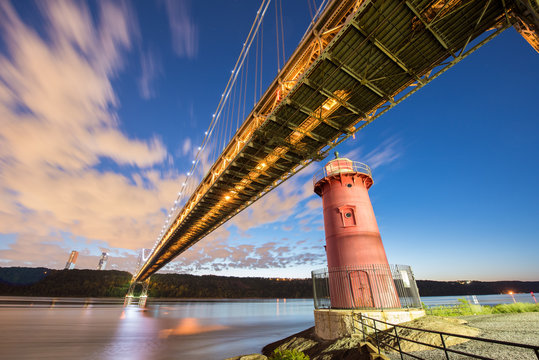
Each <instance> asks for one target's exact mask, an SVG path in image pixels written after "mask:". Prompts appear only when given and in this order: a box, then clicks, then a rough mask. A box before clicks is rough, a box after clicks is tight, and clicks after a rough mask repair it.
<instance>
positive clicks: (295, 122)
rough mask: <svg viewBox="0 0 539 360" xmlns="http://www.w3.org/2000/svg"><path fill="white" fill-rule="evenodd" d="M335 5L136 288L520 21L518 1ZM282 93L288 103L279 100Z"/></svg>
mask: <svg viewBox="0 0 539 360" xmlns="http://www.w3.org/2000/svg"><path fill="white" fill-rule="evenodd" d="M334 3H335V2H333V3H332V4H330V5H328V8H330V9H326V11H325V13H324V14H323V15H322V16H321V18H320V19H319V20H318V22H317V24H316V25H315V26H314V28H313V29H312V30H311V32H310V33H309V34H308V36H307V37H306V38H304V41H303V42H302V44H300V47H299V48H298V50H297V51H296V52H295V53H294V54H293V55H292V57H291V59H290V60H289V62H288V64H287V66H286V67H285V68H284V69H283V71H282V72H281V74H280V77H279V79H276V81H275V82H274V83H273V84H272V86H270V88H269V89H268V91H267V92H266V94H265V95H264V97H263V98H262V99H261V101H260V102H259V104H258V105H257V107H256V108H255V109H254V110H253V112H252V113H251V114H250V118H251V119H252V120H249V119H247V120H246V124H244V126H243V127H242V129H240V130H239V131H238V134H237V135H236V136H235V137H234V139H233V140H232V141H231V143H230V144H229V146H228V148H227V149H226V150H225V151H224V152H223V155H222V162H220V161H217V162H216V164H215V165H214V168H212V170H211V171H210V172H209V173H208V174H207V175H206V177H205V178H204V179H203V181H202V182H201V185H200V186H199V189H197V190H196V191H195V193H194V194H193V196H192V197H191V199H190V200H189V202H188V203H187V204H186V207H185V208H184V209H183V211H182V213H181V214H179V215H178V217H177V219H176V221H175V222H173V224H172V226H171V227H170V229H169V231H168V232H167V234H166V235H165V237H164V238H163V240H162V241H161V243H160V244H159V245H158V246H157V248H156V249H155V251H154V253H153V254H152V256H151V257H150V258H149V259H148V261H147V262H146V264H144V266H143V267H142V268H141V269H140V271H139V272H138V274H136V276H135V279H136V280H137V281H143V280H145V279H147V278H148V277H149V276H150V275H151V274H152V273H154V272H155V271H157V270H158V269H160V268H161V267H163V266H164V265H166V264H167V263H168V262H169V261H171V260H172V259H174V258H175V257H176V256H177V255H178V254H180V253H181V252H183V251H185V250H186V249H187V248H189V247H190V246H191V245H193V244H194V243H196V242H197V241H199V240H200V239H202V238H203V237H204V236H206V235H207V234H209V233H210V232H211V231H213V230H214V229H215V228H217V227H218V226H220V225H221V224H222V223H224V222H225V221H227V220H228V219H229V218H231V217H232V216H234V215H235V214H237V213H238V212H239V211H241V210H243V209H244V208H246V207H247V206H249V205H250V204H251V203H252V202H254V201H255V200H257V199H258V198H260V197H261V196H263V195H265V194H266V193H267V192H268V191H270V190H272V189H273V188H275V187H276V186H278V185H279V184H280V183H282V182H283V181H285V180H286V179H288V178H289V177H290V176H292V175H293V174H294V173H296V172H297V171H299V170H300V169H301V168H303V167H305V166H306V165H308V164H310V163H311V162H312V161H316V160H320V159H323V158H324V157H325V156H326V155H327V154H328V151H329V150H330V149H331V148H333V147H334V146H336V145H337V144H339V143H340V142H342V141H343V140H345V139H346V138H348V137H349V136H351V135H352V134H353V133H355V132H356V131H358V130H360V129H361V128H362V127H364V126H366V125H367V124H368V123H370V122H371V121H373V120H374V119H376V118H377V117H378V116H380V115H382V114H383V113H384V112H385V111H387V110H389V109H390V108H391V107H393V106H395V105H396V104H398V103H399V102H400V101H402V100H404V99H405V98H406V97H408V96H410V95H411V94H412V93H414V92H415V91H417V90H418V89H419V88H421V87H422V86H424V85H425V84H427V83H428V82H429V81H431V80H432V79H434V78H435V77H437V76H438V75H440V74H441V73H443V72H444V71H446V70H447V69H448V68H450V67H451V66H453V65H454V64H455V63H457V62H458V61H460V60H461V59H462V58H464V57H465V56H466V55H468V54H469V53H471V52H473V51H474V50H475V49H476V48H478V47H479V46H481V45H482V44H483V43H485V42H486V41H488V40H489V39H491V38H493V37H494V36H496V35H497V34H498V33H499V32H501V31H503V29H505V28H507V27H509V26H511V25H512V24H513V23H515V22H516V21H518V20H517V19H516V18H515V15H514V14H515V13H514V11H515V9H516V3H515V2H513V1H511V0H505V1H502V0H492V1H485V0H472V1H458V0H451V1H432V0H410V1H400V0H393V1H388V0H385V1H384V0H375V1H342V2H340V5H338V6H337V5H335V4H334ZM519 3H520V2H519ZM331 6H333V7H334V8H331ZM350 9H352V10H353V11H351V10H350ZM339 16H340V19H341V20H339V19H337V17H339ZM335 19H337V20H335ZM332 21H333V22H335V21H337V25H338V27H336V26H337V25H335V24H334V23H333V24H332V23H331V22H332ZM328 24H329V25H328ZM332 29H337V30H332ZM331 31H333V34H331ZM323 34H329V35H328V36H326V37H324V35H323ZM330 35H331V36H330ZM478 37H480V38H479V39H476V38H478ZM474 39H476V41H475V42H474ZM324 42H327V43H324ZM312 43H317V44H318V46H319V51H318V52H316V51H315V50H313V47H312V46H311V45H310V44H312ZM472 44H473V46H472ZM307 53H308V54H307ZM306 54H307V55H306ZM311 57H312V61H308V67H307V68H305V71H302V73H301V74H295V75H294V76H295V77H294V79H295V80H294V81H293V82H287V78H286V76H288V75H289V74H292V73H293V71H294V69H296V68H297V66H296V65H295V64H297V63H299V62H301V61H304V62H305V59H306V58H311ZM283 84H284V85H283ZM287 84H288V85H287ZM278 89H282V90H283V91H282V93H281V94H284V96H279V95H278V98H275V93H276V90H278ZM269 103H272V104H273V105H272V106H269V105H268V104H269ZM261 115H263V116H261ZM253 119H254V120H253ZM247 130H249V131H247ZM245 134H248V136H244V135H245Z"/></svg>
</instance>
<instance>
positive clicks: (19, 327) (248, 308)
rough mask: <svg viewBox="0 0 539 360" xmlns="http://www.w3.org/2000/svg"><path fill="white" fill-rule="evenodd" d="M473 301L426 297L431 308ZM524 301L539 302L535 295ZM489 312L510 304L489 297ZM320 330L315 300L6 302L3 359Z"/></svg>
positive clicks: (236, 344) (169, 348)
mask: <svg viewBox="0 0 539 360" xmlns="http://www.w3.org/2000/svg"><path fill="white" fill-rule="evenodd" d="M458 298H466V299H467V300H469V301H470V302H473V300H474V299H473V298H472V297H469V296H437V297H423V298H422V301H423V302H424V303H425V304H427V305H439V304H451V303H456V302H457V299H458ZM515 299H516V301H520V302H533V298H532V297H531V296H530V294H515ZM477 300H478V301H479V303H480V304H482V305H489V304H500V303H510V302H512V301H513V300H512V298H511V297H510V296H509V295H481V296H477ZM313 325H314V319H313V301H312V300H311V299H299V300H298V299H286V300H285V299H272V300H235V301H234V300H226V301H224V300H223V301H202V300H201V301H177V300H170V301H153V302H151V301H149V303H148V305H147V307H146V308H145V309H141V308H139V307H137V306H136V305H133V306H129V307H126V308H124V307H123V300H120V299H82V298H81V299H77V298H56V299H53V298H29V297H26V298H23V297H0V334H1V335H0V359H130V360H139V359H140V360H142V359H144V360H147V359H182V360H190V359H197V360H201V359H202V360H205V359H207V360H212V359H224V358H227V357H231V356H235V355H240V354H250V353H254V352H260V350H261V349H262V347H263V346H264V345H266V344H269V343H271V342H274V341H277V340H280V339H282V338H284V337H287V336H289V335H292V334H294V333H296V332H299V331H301V330H304V329H306V328H308V327H311V326H313Z"/></svg>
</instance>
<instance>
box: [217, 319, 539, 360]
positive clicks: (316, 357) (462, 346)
mask: <svg viewBox="0 0 539 360" xmlns="http://www.w3.org/2000/svg"><path fill="white" fill-rule="evenodd" d="M403 325H408V326H411V327H415V328H421V329H429V330H437V331H444V332H448V333H455V334H461V335H468V336H473V337H479V338H488V339H495V340H503V341H509V342H515V343H524V344H529V345H535V346H539V313H517V314H496V315H476V316H466V317H460V318H442V317H438V316H425V317H423V318H420V319H416V320H414V321H411V322H409V323H406V324H403ZM403 335H404V333H403ZM431 335H432V334H429V333H424V334H418V333H417V332H416V333H415V334H414V333H413V332H412V331H410V332H409V333H408V334H406V335H404V336H406V337H408V338H413V339H415V340H419V341H423V342H426V343H435V342H436V339H434V338H433V337H432V336H431ZM446 345H448V346H449V347H450V348H451V349H455V350H462V351H466V352H470V353H474V354H477V355H481V356H487V357H491V358H495V359H502V360H503V359H517V358H518V359H536V357H535V354H534V353H533V351H530V350H527V349H515V348H512V347H507V346H505V347H504V346H493V345H492V344H490V343H483V342H480V341H462V339H459V338H451V337H449V338H448V339H447V340H446ZM405 346H407V348H406V351H407V352H411V353H412V354H414V355H416V356H418V357H421V358H424V359H438V358H439V355H440V354H439V353H438V352H437V351H432V350H427V349H426V347H424V346H420V345H419V346H418V345H416V344H413V343H410V342H408V344H407V345H405ZM275 349H279V350H286V349H296V350H299V351H302V352H303V353H305V354H306V355H308V356H309V358H310V359H311V360H360V359H368V358H370V357H369V356H368V354H367V350H368V349H366V347H365V345H364V343H362V337H360V336H351V337H343V338H340V339H337V340H332V341H326V340H321V339H319V338H318V337H317V336H316V335H315V332H314V327H312V328H309V329H306V330H304V331H301V332H299V333H297V334H294V335H291V336H288V337H286V338H284V339H282V340H279V341H276V342H274V343H271V344H268V345H266V346H264V348H263V349H262V354H251V355H242V356H236V357H233V358H229V359H226V360H266V359H268V357H270V356H271V354H273V352H274V350H275ZM403 350H404V349H403ZM386 355H387V356H381V357H379V358H380V359H400V355H399V354H397V353H395V352H390V351H388V352H387V354H386Z"/></svg>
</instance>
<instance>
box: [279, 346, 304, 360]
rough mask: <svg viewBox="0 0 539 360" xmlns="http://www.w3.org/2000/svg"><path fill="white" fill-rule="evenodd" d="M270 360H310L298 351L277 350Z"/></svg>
mask: <svg viewBox="0 0 539 360" xmlns="http://www.w3.org/2000/svg"><path fill="white" fill-rule="evenodd" d="M269 360H309V357H308V356H307V355H305V354H304V353H302V352H301V351H298V350H296V349H289V350H282V351H281V350H277V349H275V351H274V352H273V355H271V357H270V358H269Z"/></svg>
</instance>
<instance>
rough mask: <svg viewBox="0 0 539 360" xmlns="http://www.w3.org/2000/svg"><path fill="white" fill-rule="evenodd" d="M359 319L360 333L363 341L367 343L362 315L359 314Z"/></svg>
mask: <svg viewBox="0 0 539 360" xmlns="http://www.w3.org/2000/svg"><path fill="white" fill-rule="evenodd" d="M359 319H360V320H361V332H362V333H363V341H367V334H366V333H365V323H364V322H363V315H362V314H361V313H359Z"/></svg>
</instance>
